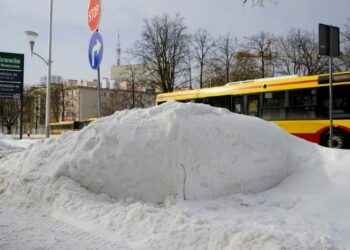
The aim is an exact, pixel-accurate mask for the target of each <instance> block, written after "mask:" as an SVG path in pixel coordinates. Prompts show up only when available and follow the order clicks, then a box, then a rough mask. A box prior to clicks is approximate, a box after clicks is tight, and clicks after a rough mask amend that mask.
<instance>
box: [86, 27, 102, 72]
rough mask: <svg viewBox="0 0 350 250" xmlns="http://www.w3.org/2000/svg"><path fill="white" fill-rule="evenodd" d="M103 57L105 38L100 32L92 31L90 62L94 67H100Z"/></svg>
mask: <svg viewBox="0 0 350 250" xmlns="http://www.w3.org/2000/svg"><path fill="white" fill-rule="evenodd" d="M102 57H103V40H102V36H101V34H100V33H98V32H94V33H92V36H91V39H90V44H89V62H90V66H91V68H93V69H97V68H99V67H100V64H101V62H102Z"/></svg>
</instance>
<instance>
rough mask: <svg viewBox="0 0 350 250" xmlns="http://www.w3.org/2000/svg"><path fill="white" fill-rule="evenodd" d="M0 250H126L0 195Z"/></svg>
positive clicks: (25, 202)
mask: <svg viewBox="0 0 350 250" xmlns="http://www.w3.org/2000/svg"><path fill="white" fill-rule="evenodd" d="M0 204H1V205H0V235H1V237H0V249H125V248H123V247H119V246H118V245H117V244H116V243H115V242H112V241H109V240H107V239H104V238H100V237H98V236H96V235H93V234H91V233H88V232H86V231H84V230H82V229H79V228H76V227H74V226H72V225H70V224H67V223H64V222H62V221H59V220H56V219H54V218H53V217H52V216H51V215H50V212H49V211H46V212H45V210H44V209H43V208H42V207H40V206H39V205H38V204H37V203H34V202H29V201H26V200H23V199H19V198H14V197H13V196H9V195H6V194H1V195H0Z"/></svg>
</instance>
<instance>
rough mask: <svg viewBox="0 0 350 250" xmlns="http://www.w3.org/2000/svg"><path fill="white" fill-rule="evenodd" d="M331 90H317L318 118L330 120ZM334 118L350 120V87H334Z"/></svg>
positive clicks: (325, 88) (326, 88)
mask: <svg viewBox="0 0 350 250" xmlns="http://www.w3.org/2000/svg"><path fill="white" fill-rule="evenodd" d="M328 100H329V88H328V87H324V88H319V89H318V90H317V101H318V103H317V118H319V119H328V118H329V101H328ZM333 118H334V119H345V118H346V119H349V118H350V86H349V85H343V86H333Z"/></svg>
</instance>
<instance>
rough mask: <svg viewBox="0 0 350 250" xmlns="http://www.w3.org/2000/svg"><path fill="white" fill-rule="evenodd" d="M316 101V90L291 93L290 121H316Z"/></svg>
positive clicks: (293, 91)
mask: <svg viewBox="0 0 350 250" xmlns="http://www.w3.org/2000/svg"><path fill="white" fill-rule="evenodd" d="M316 101H317V100H316V89H299V90H291V91H289V107H288V119H289V120H293V119H300V120H309V119H315V118H316Z"/></svg>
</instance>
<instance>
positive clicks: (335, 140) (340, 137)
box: [322, 130, 348, 148]
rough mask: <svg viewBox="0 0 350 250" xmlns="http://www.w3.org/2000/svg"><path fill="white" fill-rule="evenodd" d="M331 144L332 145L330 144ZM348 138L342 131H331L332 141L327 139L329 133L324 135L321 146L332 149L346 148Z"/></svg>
mask: <svg viewBox="0 0 350 250" xmlns="http://www.w3.org/2000/svg"><path fill="white" fill-rule="evenodd" d="M331 143H332V144H331ZM347 144H348V136H347V135H346V134H345V133H344V132H342V131H337V130H335V131H333V136H332V140H330V138H329V132H328V133H327V134H325V136H324V140H323V142H322V146H326V147H331V145H332V148H347Z"/></svg>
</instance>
